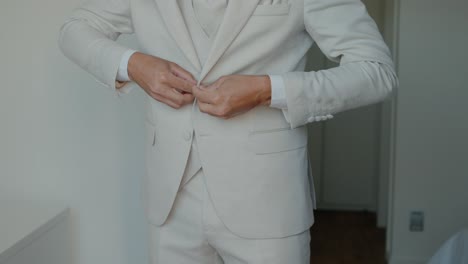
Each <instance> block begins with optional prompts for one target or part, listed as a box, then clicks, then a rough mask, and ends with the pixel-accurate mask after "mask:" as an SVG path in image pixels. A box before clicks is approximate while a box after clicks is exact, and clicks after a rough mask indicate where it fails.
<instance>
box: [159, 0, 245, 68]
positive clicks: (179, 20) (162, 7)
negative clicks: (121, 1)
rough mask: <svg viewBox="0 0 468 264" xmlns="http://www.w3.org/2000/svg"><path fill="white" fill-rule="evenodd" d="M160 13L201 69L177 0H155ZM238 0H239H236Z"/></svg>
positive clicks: (189, 56) (184, 50) (176, 39)
mask: <svg viewBox="0 0 468 264" xmlns="http://www.w3.org/2000/svg"><path fill="white" fill-rule="evenodd" d="M155 1H156V3H157V5H158V8H159V11H160V14H161V16H162V18H163V20H164V22H165V24H166V27H167V29H168V30H169V31H170V32H171V35H172V37H173V38H174V40H175V41H176V42H177V44H178V46H179V47H180V49H181V50H182V52H183V53H184V54H185V57H186V58H187V59H188V60H189V61H190V62H191V63H192V65H193V66H194V67H195V69H196V70H197V71H200V70H201V65H200V60H199V58H198V55H197V52H196V51H195V47H194V45H193V41H192V39H191V37H190V33H189V32H188V29H187V26H186V25H185V21H184V18H183V17H182V12H181V11H180V8H179V5H178V3H177V0H155ZM234 1H238V0H234Z"/></svg>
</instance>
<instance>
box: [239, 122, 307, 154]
mask: <svg viewBox="0 0 468 264" xmlns="http://www.w3.org/2000/svg"><path fill="white" fill-rule="evenodd" d="M306 146H307V127H306V126H303V127H299V128H294V129H290V128H282V129H275V130H267V131H254V132H251V134H250V135H249V138H248V140H247V148H248V149H249V150H250V151H252V152H254V153H256V154H260V155H261V154H270V153H277V152H283V151H291V150H295V149H300V148H304V147H306Z"/></svg>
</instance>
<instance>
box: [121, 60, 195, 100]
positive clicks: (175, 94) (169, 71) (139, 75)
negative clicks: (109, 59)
mask: <svg viewBox="0 0 468 264" xmlns="http://www.w3.org/2000/svg"><path fill="white" fill-rule="evenodd" d="M127 70H128V76H129V77H130V79H131V80H132V81H134V82H136V83H137V84H138V85H139V86H140V87H141V88H143V90H145V92H146V93H147V94H148V95H149V96H151V97H152V98H154V99H155V100H158V101H160V102H162V103H164V104H166V105H168V106H171V107H173V108H175V109H179V108H181V107H182V106H184V105H187V104H190V103H192V102H193V100H194V96H193V95H192V87H193V86H194V85H196V84H197V82H196V80H195V79H194V78H193V76H192V74H190V73H189V72H188V71H186V70H185V69H183V68H182V67H180V66H179V65H177V64H175V63H173V62H170V61H167V60H164V59H161V58H158V57H154V56H151V55H147V54H143V53H140V52H135V53H134V54H133V55H132V56H131V57H130V60H129V61H128V67H127Z"/></svg>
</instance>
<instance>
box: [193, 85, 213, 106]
mask: <svg viewBox="0 0 468 264" xmlns="http://www.w3.org/2000/svg"><path fill="white" fill-rule="evenodd" d="M192 92H193V95H194V96H195V98H197V99H198V101H200V102H202V103H206V104H216V96H217V93H216V91H213V90H211V91H209V90H206V89H204V88H200V87H198V86H194V87H193V88H192Z"/></svg>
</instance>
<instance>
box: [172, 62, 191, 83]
mask: <svg viewBox="0 0 468 264" xmlns="http://www.w3.org/2000/svg"><path fill="white" fill-rule="evenodd" d="M171 70H172V73H173V74H174V75H175V76H177V77H180V78H182V79H184V80H186V81H188V82H190V83H191V84H192V85H195V84H197V81H196V80H195V78H194V77H193V75H192V74H191V73H190V72H188V71H186V70H185V69H184V68H182V67H180V66H179V65H177V64H175V63H174V64H172V67H171Z"/></svg>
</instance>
